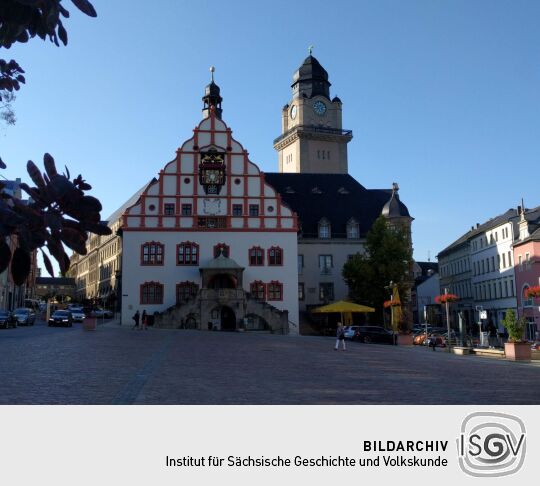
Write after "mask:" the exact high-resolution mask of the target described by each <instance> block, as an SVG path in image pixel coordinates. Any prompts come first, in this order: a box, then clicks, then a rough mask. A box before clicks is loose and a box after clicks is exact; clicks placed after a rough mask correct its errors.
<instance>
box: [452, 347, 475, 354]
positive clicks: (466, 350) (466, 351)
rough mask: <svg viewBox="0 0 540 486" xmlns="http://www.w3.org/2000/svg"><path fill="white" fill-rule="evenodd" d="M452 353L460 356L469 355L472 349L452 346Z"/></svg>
mask: <svg viewBox="0 0 540 486" xmlns="http://www.w3.org/2000/svg"><path fill="white" fill-rule="evenodd" d="M452 351H453V352H454V354H460V355H464V354H471V352H472V348H465V347H461V346H454V347H453V348H452Z"/></svg>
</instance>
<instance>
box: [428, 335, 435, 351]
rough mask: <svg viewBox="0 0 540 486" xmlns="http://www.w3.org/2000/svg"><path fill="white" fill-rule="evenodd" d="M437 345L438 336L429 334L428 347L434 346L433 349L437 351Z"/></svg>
mask: <svg viewBox="0 0 540 486" xmlns="http://www.w3.org/2000/svg"><path fill="white" fill-rule="evenodd" d="M436 346H437V338H436V337H435V336H429V339H428V347H429V348H432V349H433V351H435V347H436Z"/></svg>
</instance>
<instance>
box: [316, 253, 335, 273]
mask: <svg viewBox="0 0 540 486" xmlns="http://www.w3.org/2000/svg"><path fill="white" fill-rule="evenodd" d="M333 266H334V265H333V261H332V255H319V268H320V269H321V275H328V274H330V273H332V267H333Z"/></svg>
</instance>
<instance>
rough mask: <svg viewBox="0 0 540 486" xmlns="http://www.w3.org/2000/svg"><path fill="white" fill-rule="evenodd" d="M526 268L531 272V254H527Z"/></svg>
mask: <svg viewBox="0 0 540 486" xmlns="http://www.w3.org/2000/svg"><path fill="white" fill-rule="evenodd" d="M525 268H526V269H527V270H529V269H530V268H531V254H530V253H525Z"/></svg>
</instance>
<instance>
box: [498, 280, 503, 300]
mask: <svg viewBox="0 0 540 486" xmlns="http://www.w3.org/2000/svg"><path fill="white" fill-rule="evenodd" d="M502 296H503V295H502V283H501V282H499V293H498V294H497V297H498V298H499V299H501V298H502Z"/></svg>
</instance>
